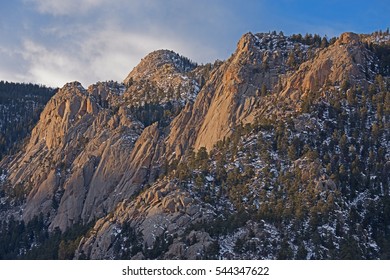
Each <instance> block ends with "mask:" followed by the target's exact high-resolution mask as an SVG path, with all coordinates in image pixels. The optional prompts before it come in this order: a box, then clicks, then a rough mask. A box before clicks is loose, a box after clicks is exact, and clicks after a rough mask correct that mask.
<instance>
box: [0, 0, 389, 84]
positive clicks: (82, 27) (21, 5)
mask: <svg viewBox="0 0 390 280" xmlns="http://www.w3.org/2000/svg"><path fill="white" fill-rule="evenodd" d="M386 2H388V1H378V0H371V1H360V0H355V1H350V0H347V1H336V0H327V1H314V0H313V1H303V0H280V1H277V0H273V1H272V0H258V1H255V0H192V1H190V0H13V1H1V4H0V80H8V81H15V82H33V83H39V84H45V85H50V86H62V85H63V84H64V83H66V82H68V81H74V80H78V81H80V82H82V84H83V85H84V86H88V85H89V84H92V83H95V82H96V81H101V80H103V81H104V80H117V81H122V80H123V79H124V78H125V77H126V75H127V74H128V72H130V71H131V70H132V68H133V67H134V66H136V65H137V64H138V63H139V61H140V59H141V58H142V57H144V56H145V55H146V54H148V53H149V52H151V51H153V50H156V49H171V50H174V51H176V52H178V53H180V54H182V55H185V56H187V57H189V58H191V59H192V60H194V61H196V62H199V63H207V62H213V61H214V60H216V59H222V60H223V59H226V58H228V57H229V56H230V55H231V53H233V52H234V49H235V47H236V43H237V41H238V40H239V38H240V37H241V36H242V34H244V33H246V32H248V31H251V32H253V33H257V32H268V31H273V30H276V31H283V32H284V33H285V34H293V33H302V34H305V33H317V34H320V35H322V36H323V35H327V36H328V37H333V36H339V35H340V34H341V33H342V32H345V31H353V32H357V33H371V32H373V31H376V30H379V29H382V30H385V29H386V28H387V27H389V26H390V8H389V6H390V5H388V4H387V3H386Z"/></svg>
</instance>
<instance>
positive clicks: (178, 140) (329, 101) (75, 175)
mask: <svg viewBox="0 0 390 280" xmlns="http://www.w3.org/2000/svg"><path fill="white" fill-rule="evenodd" d="M388 37H389V36H388V34H387V35H386V34H383V33H382V35H380V34H379V33H378V34H376V33H374V34H372V35H358V34H355V33H343V34H342V35H341V36H340V38H338V39H337V40H332V42H328V41H327V40H326V38H321V37H319V36H318V35H315V36H314V37H313V36H309V35H307V36H305V37H302V36H298V35H297V36H295V35H292V36H284V35H283V34H282V33H280V34H276V32H273V33H257V34H252V33H247V34H244V35H243V36H242V37H241V39H240V40H239V41H238V43H237V49H236V51H235V52H234V53H233V54H232V56H231V57H230V58H229V59H227V60H226V61H224V62H217V63H214V64H207V65H197V64H195V63H193V62H191V61H190V60H189V59H187V58H184V57H182V56H180V55H178V54H176V53H174V52H173V51H168V50H160V51H155V52H152V53H151V54H149V55H147V56H146V57H145V58H144V59H143V60H142V61H141V62H140V64H139V65H138V66H136V67H135V68H134V69H133V70H132V71H131V72H130V73H129V75H128V76H127V77H126V78H125V80H124V82H123V83H115V82H104V83H102V82H99V83H97V84H94V85H91V86H89V87H88V89H85V88H83V87H82V86H81V84H80V83H78V82H73V83H68V84H66V85H65V86H64V87H63V88H61V89H60V90H59V91H58V92H57V94H56V95H55V96H54V97H52V99H51V100H50V101H49V102H48V104H47V105H46V107H45V109H44V111H43V112H42V114H41V118H40V120H39V122H38V124H37V126H36V127H35V128H34V129H33V131H32V135H31V138H30V140H29V143H28V144H27V145H26V146H25V150H22V151H20V152H19V153H17V154H16V155H15V156H14V157H13V158H5V159H4V160H3V161H2V162H1V168H2V169H3V170H6V173H5V175H4V176H2V178H3V179H2V182H1V188H2V190H3V194H2V200H1V205H2V209H4V210H2V216H3V217H4V218H5V220H8V219H10V217H11V216H12V217H13V219H16V220H18V221H23V223H30V222H32V221H35V217H37V216H39V215H43V217H44V218H43V222H42V231H46V230H47V232H48V235H49V236H50V235H53V234H55V233H56V232H57V229H59V230H60V232H62V233H66V232H67V231H68V230H72V228H77V225H79V224H81V225H85V226H86V225H90V228H89V231H88V233H83V234H81V235H79V236H78V238H77V239H75V240H65V239H64V240H65V241H66V242H74V244H73V243H72V244H73V245H72V246H71V247H72V248H73V249H72V250H71V252H70V256H72V258H73V257H74V258H84V257H87V258H92V259H102V258H114V259H115V258H168V259H170V258H180V259H181V258H185V259H196V258H221V257H222V258H264V257H266V258H342V255H343V254H346V256H347V257H348V256H350V255H348V254H349V252H347V249H345V248H344V247H345V246H347V245H346V244H349V243H351V242H352V241H351V240H350V239H349V237H348V236H347V235H343V234H342V233H341V232H342V230H340V229H344V230H345V231H347V232H348V230H351V229H354V232H351V235H353V236H357V237H356V238H357V240H358V241H355V243H356V242H357V244H355V245H353V246H352V247H353V248H354V250H356V252H355V253H356V254H357V255H356V256H359V257H364V258H379V257H381V258H384V255H385V254H384V253H382V251H383V250H385V248H386V245H385V244H386V242H385V241H383V240H387V239H388V238H390V237H389V236H388V234H387V231H386V230H385V229H383V227H382V226H384V227H385V225H386V224H387V221H384V222H383V223H382V224H381V223H375V224H373V223H374V221H371V222H368V221H366V216H364V215H363V213H366V212H367V211H368V210H367V209H366V207H368V206H367V205H369V206H370V205H371V203H373V201H375V199H374V198H373V197H376V196H377V197H378V199H380V201H381V202H380V203H385V202H386V201H387V200H386V199H388V194H387V192H386V190H387V189H388V187H389V186H388V182H389V178H388V175H386V174H388V173H386V171H385V170H387V169H388V167H389V166H390V165H389V163H388V160H386V158H387V157H388V155H389V153H390V151H389V146H390V144H389V143H390V141H389V135H388V131H389V130H388V124H389V122H388V120H389V107H390V104H389V102H390V101H389V93H388V85H389V80H388V78H389V75H388V74H387V73H388V72H387V71H388V69H389V65H390V64H389V65H388V64H387V63H388V61H387V57H389V54H390V48H388V47H387V46H388V45H389V43H388V39H386V38H388ZM376 46H380V48H379V47H376ZM358 131H361V132H362V135H360V134H359V133H358ZM369 137H370V139H369ZM375 157H376V158H377V162H378V163H380V164H382V165H383V166H378V163H377V164H376V165H375V164H374V163H373V158H375ZM386 168H387V169H386ZM359 172H360V173H362V174H363V175H364V176H363V175H359V174H360V173H359ZM359 176H360V177H361V178H360V177H359ZM355 177H356V180H355V179H354V178H355ZM357 178H360V180H358V179H357ZM368 178H374V179H372V180H371V179H368ZM376 178H380V179H376ZM16 186H18V188H21V189H22V191H21V193H20V194H19V195H18V197H17V199H16V198H15V197H12V196H10V195H8V193H11V192H12V190H13V189H15V187H16ZM380 186H382V187H380ZM292 190H294V191H292ZM311 201H317V205H316V204H312V203H311ZM329 201H331V202H329ZM282 204H285V205H286V206H287V208H286V209H284V210H283V209H282V208H281V205H282ZM343 205H350V206H348V207H349V208H348V207H347V206H343ZM351 205H352V206H353V205H360V206H359V207H358V206H356V209H355V210H354V211H355V212H356V213H355V212H354V213H352V212H351V211H352V210H351V209H354V207H355V206H353V207H352V206H351ZM370 207H373V206H370ZM381 209H382V208H379V209H377V208H376V207H374V210H372V211H371V212H372V215H374V216H375V215H380V214H379V213H381V214H383V215H387V214H386V213H387V212H386V213H385V212H384V211H385V210H383V209H382V210H381ZM381 211H382V212H381ZM275 213H278V215H275ZM318 213H320V214H318ZM353 215H354V216H353ZM337 216H338V217H339V218H335V217H337ZM351 217H353V218H351ZM359 219H360V220H359ZM225 220H226V221H228V222H227V223H229V224H226V223H225ZM349 220H350V221H354V223H351V224H350V223H349V222H348V221H349ZM358 220H359V221H360V222H357V221H358ZM389 223H390V222H389ZM361 224H364V226H363V228H361ZM335 225H337V226H335ZM359 225H360V229H359ZM285 228H287V230H286V229H285ZM291 228H294V230H291ZM327 228H329V231H327ZM373 228H375V231H376V232H377V233H375V234H374V233H373ZM316 230H317V231H318V232H320V233H321V234H322V233H323V234H324V236H325V235H326V236H327V237H326V238H325V237H324V238H323V239H324V240H326V244H322V243H321V238H318V236H317V235H316V234H315V233H314V232H315V231H316ZM324 232H326V233H324ZM356 232H358V233H356ZM378 232H380V236H379V237H378V234H379V233H378ZM283 236H287V237H283ZM303 236H309V237H308V238H306V239H305V238H304V237H303ZM321 236H322V235H321ZM261 238H264V239H267V240H270V241H271V240H272V242H274V243H275V244H277V245H276V246H274V247H272V246H270V244H268V243H267V242H268V241H264V242H263V243H262V242H261V241H260V240H261ZM286 238H287V239H286ZM364 238H366V239H364ZM129 239H131V240H132V241H131V242H129ZM363 240H369V242H371V244H375V246H373V247H372V248H369V247H368V246H367V244H366V243H365V242H364V241H363ZM324 242H325V241H324ZM348 242H349V243H348ZM266 243H267V244H266ZM251 244H252V245H251ZM251 246H252V247H251ZM253 246H254V247H253ZM243 248H251V249H250V250H249V252H251V253H249V252H248V253H246V252H245V250H243ZM256 248H257V249H256ZM31 250H32V249H31V248H26V251H27V252H29V251H31ZM332 250H333V251H332ZM381 250H382V251H381ZM305 252H306V253H305ZM364 252H366V253H364ZM347 253H348V254H347ZM352 256H353V255H352Z"/></svg>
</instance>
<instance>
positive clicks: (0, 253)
mask: <svg viewBox="0 0 390 280" xmlns="http://www.w3.org/2000/svg"><path fill="white" fill-rule="evenodd" d="M91 226H92V223H91V224H87V225H81V224H76V225H74V226H73V227H71V228H69V229H68V230H67V231H66V232H64V233H61V231H60V230H59V229H55V230H54V231H52V232H49V230H48V227H47V225H46V223H45V219H44V217H43V215H42V214H41V215H39V216H36V217H34V218H33V219H32V220H31V221H29V222H28V223H27V225H26V224H25V223H24V222H23V221H15V219H14V218H13V217H11V218H10V220H9V221H3V222H2V223H1V229H0V259H27V260H32V259H42V260H51V259H73V257H74V253H75V250H76V249H77V247H78V244H79V242H80V240H81V237H82V236H83V235H84V234H86V233H87V231H88V230H89V229H90V228H91Z"/></svg>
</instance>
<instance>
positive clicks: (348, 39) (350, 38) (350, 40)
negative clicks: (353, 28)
mask: <svg viewBox="0 0 390 280" xmlns="http://www.w3.org/2000/svg"><path fill="white" fill-rule="evenodd" d="M358 43H361V40H360V36H359V35H358V34H356V33H353V32H345V33H343V34H341V35H340V38H339V39H338V40H337V42H336V44H337V45H343V44H352V45H356V44H358Z"/></svg>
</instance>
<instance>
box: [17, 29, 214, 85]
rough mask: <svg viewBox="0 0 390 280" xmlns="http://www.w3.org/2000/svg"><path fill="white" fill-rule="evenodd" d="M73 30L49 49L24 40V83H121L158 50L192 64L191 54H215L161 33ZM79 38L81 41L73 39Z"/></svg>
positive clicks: (203, 47)
mask: <svg viewBox="0 0 390 280" xmlns="http://www.w3.org/2000/svg"><path fill="white" fill-rule="evenodd" d="M75 28H76V30H78V32H79V34H75V37H74V38H73V37H72V38H68V37H65V38H66V39H64V40H63V39H60V41H59V42H56V45H55V46H52V47H48V46H47V44H45V43H43V42H38V41H37V40H33V39H26V40H24V42H23V46H22V52H21V53H22V57H23V59H24V62H25V65H27V70H26V73H25V79H26V80H28V81H31V80H32V81H37V82H38V83H41V84H46V85H50V86H62V85H63V84H65V83H66V82H70V81H74V80H78V81H80V82H81V83H82V84H83V85H84V86H88V85H89V84H92V83H95V82H97V81H104V80H116V81H122V80H123V79H125V77H126V76H127V74H128V73H129V72H130V71H131V70H132V68H133V67H134V66H136V65H137V64H138V63H139V61H140V59H141V58H142V57H144V56H145V55H147V54H148V53H150V52H151V51H154V50H157V49H170V50H174V51H176V52H179V53H181V54H183V55H187V56H188V57H189V58H191V59H194V60H195V61H196V58H194V57H193V55H196V54H202V55H205V54H206V55H207V54H209V55H210V54H211V53H213V52H214V50H213V49H211V48H208V47H207V46H199V45H193V44H191V43H189V42H187V41H184V40H180V39H178V38H175V37H174V35H172V34H164V31H163V30H160V31H157V30H156V31H155V32H153V33H145V34H143V33H138V32H134V31H131V30H123V29H122V28H120V27H119V26H115V25H109V26H106V27H105V28H104V29H101V30H88V29H85V28H84V29H83V27H81V26H80V27H79V28H77V27H75ZM53 30H56V29H53ZM64 32H65V33H66V31H64ZM62 36H63V35H62V34H60V35H59V37H58V38H62ZM78 37H83V39H82V40H78V39H75V38H78ZM213 54H215V53H213ZM202 62H203V61H202Z"/></svg>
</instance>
